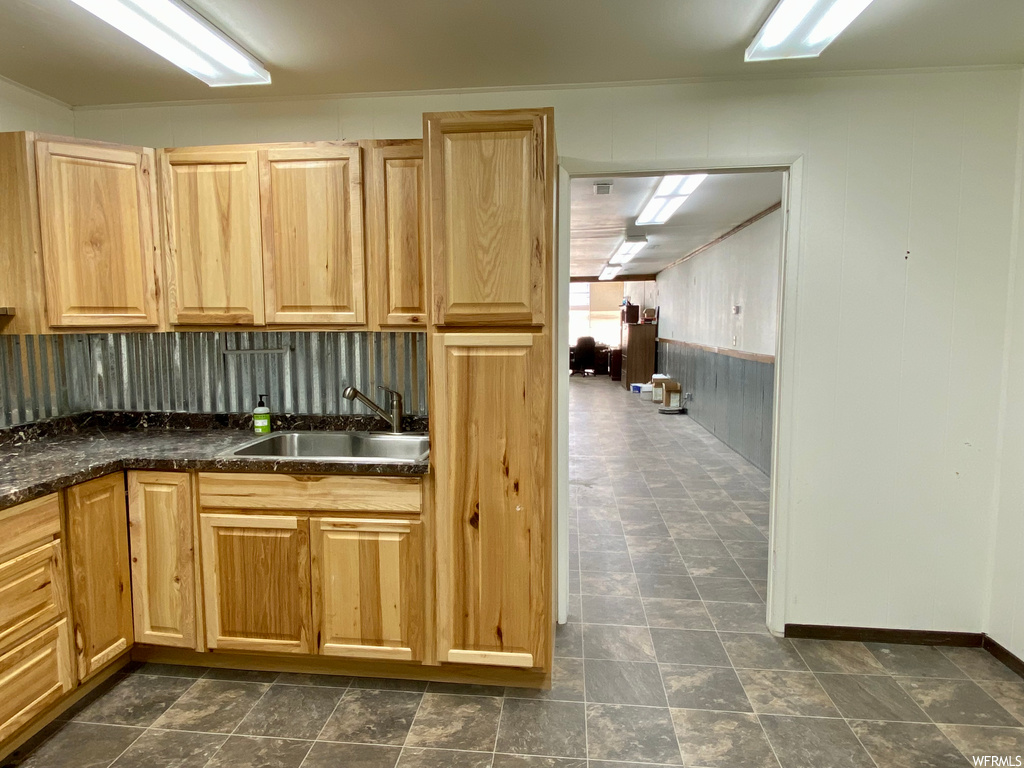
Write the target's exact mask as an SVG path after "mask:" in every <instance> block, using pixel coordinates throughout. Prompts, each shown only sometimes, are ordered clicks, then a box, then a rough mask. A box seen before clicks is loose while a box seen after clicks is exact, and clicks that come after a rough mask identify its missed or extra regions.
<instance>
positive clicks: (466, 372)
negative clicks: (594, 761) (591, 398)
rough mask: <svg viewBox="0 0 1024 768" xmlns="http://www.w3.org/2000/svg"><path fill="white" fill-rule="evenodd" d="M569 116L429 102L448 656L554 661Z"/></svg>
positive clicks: (444, 648) (440, 549)
mask: <svg viewBox="0 0 1024 768" xmlns="http://www.w3.org/2000/svg"><path fill="white" fill-rule="evenodd" d="M553 129H554V126H553V112H552V110H550V109H536V110H515V111H501V112H463V113H452V112H446V113H436V114H427V115H424V136H425V145H426V151H425V170H426V183H427V189H428V195H427V211H428V214H427V225H428V228H429V232H428V242H429V254H430V267H431V281H432V286H433V289H432V290H433V296H434V307H433V309H434V312H433V317H432V322H433V324H434V326H433V327H434V329H435V331H436V333H434V334H432V336H431V345H432V349H431V360H432V364H431V392H432V395H431V416H432V418H431V420H430V423H431V430H432V461H433V463H434V467H433V471H434V476H435V477H436V483H437V489H436V495H435V499H436V513H435V514H436V521H437V545H436V547H437V576H436V587H437V651H438V659H439V660H440V661H441V662H442V663H444V662H451V663H463V664H482V665H494V666H505V667H519V668H528V669H535V670H542V671H547V670H550V668H551V652H552V635H553V615H552V599H551V594H552V585H551V581H552V577H551V572H552V571H551V569H552V552H551V546H550V542H551V530H552V493H553V489H552V468H551V458H552V416H553V412H552V396H551V381H552V378H553V374H552V332H553V327H552V326H553V323H554V312H553V309H552V291H551V286H552V281H553V278H552V269H553V258H552V251H553V247H552V242H553V228H554V227H553V222H554V217H553V198H554V162H555V153H554V134H553Z"/></svg>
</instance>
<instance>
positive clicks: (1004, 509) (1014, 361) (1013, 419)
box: [986, 99, 1024, 659]
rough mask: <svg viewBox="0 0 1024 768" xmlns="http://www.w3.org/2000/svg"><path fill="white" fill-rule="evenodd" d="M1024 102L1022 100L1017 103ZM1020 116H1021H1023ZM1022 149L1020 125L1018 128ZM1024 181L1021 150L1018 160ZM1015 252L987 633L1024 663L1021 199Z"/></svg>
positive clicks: (1023, 132)
mask: <svg viewBox="0 0 1024 768" xmlns="http://www.w3.org/2000/svg"><path fill="white" fill-rule="evenodd" d="M1022 103H1024V99H1022ZM1022 114H1024V113H1022ZM1021 139H1022V150H1024V121H1022V123H1021ZM1018 163H1019V165H1018V173H1020V174H1021V177H1022V178H1024V151H1022V153H1021V154H1020V155H1019V156H1018ZM1016 204H1017V222H1018V226H1017V230H1016V242H1015V246H1016V251H1015V265H1014V272H1013V279H1012V280H1011V281H1010V296H1011V299H1012V301H1011V305H1010V312H1009V315H1008V321H1009V328H1008V333H1007V339H1008V347H1009V349H1008V350H1007V356H1006V368H1005V372H1004V381H1005V386H1006V389H1005V392H1004V397H1003V403H1002V411H1001V416H1002V418H1001V419H1000V422H1001V424H1002V435H1001V437H1002V446H1001V447H1002V450H1001V452H1000V469H999V487H998V489H997V493H998V502H999V514H998V518H997V520H996V521H995V525H994V526H993V533H994V536H993V550H994V556H993V559H992V564H991V565H992V596H991V602H990V603H989V606H988V621H987V623H986V631H987V632H988V633H989V634H990V635H991V636H992V637H993V638H994V639H995V640H996V641H997V642H999V643H1001V644H1002V645H1003V646H1004V647H1006V648H1008V649H1009V650H1010V651H1011V652H1012V653H1014V654H1016V656H1017V657H1018V658H1021V659H1024V232H1022V231H1021V229H1020V225H1021V224H1024V199H1022V198H1021V197H1018V199H1017V201H1016Z"/></svg>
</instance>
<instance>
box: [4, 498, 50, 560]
mask: <svg viewBox="0 0 1024 768" xmlns="http://www.w3.org/2000/svg"><path fill="white" fill-rule="evenodd" d="M59 536H60V496H59V495H58V494H56V493H51V494H50V495H49V496H43V497H41V498H38V499H33V500H32V501H26V502H25V503H24V504H18V505H17V506H16V507H11V508H9V509H5V510H3V511H2V512H0V560H7V559H9V558H11V557H12V556H14V555H19V554H21V553H22V552H26V551H27V550H29V549H32V548H33V547H35V546H37V545H39V544H43V543H45V542H48V541H51V540H53V539H55V538H57V537H59Z"/></svg>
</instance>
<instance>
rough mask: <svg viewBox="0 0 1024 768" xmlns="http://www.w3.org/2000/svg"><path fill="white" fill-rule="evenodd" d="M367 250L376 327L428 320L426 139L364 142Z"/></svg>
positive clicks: (404, 325)
mask: <svg viewBox="0 0 1024 768" xmlns="http://www.w3.org/2000/svg"><path fill="white" fill-rule="evenodd" d="M366 148H367V153H368V155H369V157H368V158H367V162H366V209H367V210H366V213H367V221H366V224H367V226H366V250H367V255H368V261H369V265H370V269H371V275H372V278H371V279H372V285H373V287H374V288H375V291H373V292H372V294H371V299H372V308H373V312H372V318H371V319H372V322H373V324H374V326H375V327H378V328H396V327H398V328H423V327H425V326H426V324H427V322H428V312H429V301H430V299H429V296H428V279H427V278H428V268H427V242H426V226H425V221H424V216H425V207H424V205H423V182H424V179H423V142H422V141H419V140H412V141H376V142H366Z"/></svg>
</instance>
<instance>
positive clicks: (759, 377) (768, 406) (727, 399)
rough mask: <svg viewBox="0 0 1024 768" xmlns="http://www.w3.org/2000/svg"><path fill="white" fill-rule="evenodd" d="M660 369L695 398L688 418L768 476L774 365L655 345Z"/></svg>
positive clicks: (692, 348) (684, 346)
mask: <svg viewBox="0 0 1024 768" xmlns="http://www.w3.org/2000/svg"><path fill="white" fill-rule="evenodd" d="M658 372H659V373H665V374H668V375H669V376H671V377H672V378H673V379H675V380H676V381H678V382H679V383H680V385H681V386H682V390H683V393H684V394H685V393H690V394H692V395H693V399H692V400H690V401H689V402H688V403H687V404H686V406H687V412H688V413H689V415H690V417H691V418H692V419H693V420H694V421H696V422H697V423H698V424H700V425H701V426H702V427H704V428H705V429H706V430H708V431H709V432H711V433H712V434H713V435H714V436H715V437H717V438H718V439H719V440H721V441H722V442H723V443H725V444H726V445H728V446H729V447H730V448H732V449H733V450H734V451H736V453H738V454H739V455H740V456H742V457H743V458H745V459H746V460H747V461H749V462H750V463H751V464H753V465H754V466H755V467H757V468H758V469H760V470H761V471H762V472H764V473H765V474H766V475H767V474H770V472H771V461H772V405H773V397H772V393H773V390H774V383H775V364H774V363H768V362H760V361H757V360H749V359H745V358H740V357H733V356H730V355H725V354H721V353H718V352H713V351H711V350H709V349H704V348H701V347H696V346H692V345H687V344H675V343H672V342H669V341H662V342H660V343H659V344H658Z"/></svg>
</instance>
